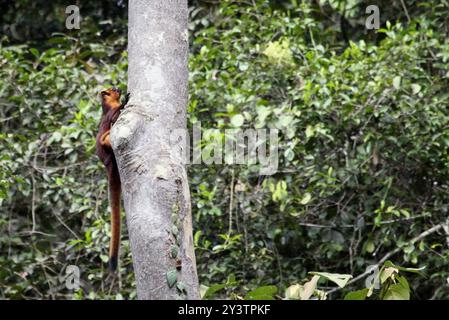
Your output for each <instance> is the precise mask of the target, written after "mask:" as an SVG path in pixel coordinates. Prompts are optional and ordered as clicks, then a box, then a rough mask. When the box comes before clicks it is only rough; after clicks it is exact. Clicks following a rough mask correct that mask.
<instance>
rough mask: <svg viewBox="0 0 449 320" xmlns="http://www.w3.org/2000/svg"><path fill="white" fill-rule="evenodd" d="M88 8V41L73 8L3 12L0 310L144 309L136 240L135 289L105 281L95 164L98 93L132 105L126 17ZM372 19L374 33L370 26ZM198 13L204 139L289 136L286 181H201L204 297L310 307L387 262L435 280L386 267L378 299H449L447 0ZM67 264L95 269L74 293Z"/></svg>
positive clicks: (197, 189)
mask: <svg viewBox="0 0 449 320" xmlns="http://www.w3.org/2000/svg"><path fill="white" fill-rule="evenodd" d="M74 3H76V4H78V5H79V6H80V8H81V14H82V21H81V29H80V30H71V31H69V30H66V29H65V19H66V16H67V15H66V14H65V8H66V6H67V5H69V4H72V3H67V1H60V0H58V1H51V2H48V1H29V0H20V1H0V5H1V7H0V12H1V14H0V21H1V24H0V25H1V30H0V32H1V43H0V67H1V68H0V127H1V132H0V167H1V170H0V204H1V208H0V298H12V299H33V298H52V299H67V298H68V299H71V298H92V299H99V298H105V299H122V298H125V299H133V298H135V287H134V279H133V273H132V264H131V255H130V250H129V244H128V242H127V241H126V239H127V237H126V228H125V230H124V236H123V240H124V241H123V244H122V259H121V266H120V267H121V268H120V272H119V278H118V279H112V278H111V277H107V270H106V269H105V266H106V264H105V262H106V261H107V248H108V240H109V239H108V234H109V222H108V221H109V217H108V214H107V205H108V203H107V200H108V199H107V190H106V187H107V185H106V178H105V175H104V173H103V168H102V166H101V164H100V163H99V161H98V160H97V158H96V156H95V155H94V144H95V140H94V139H95V132H96V129H97V122H98V120H99V117H100V108H99V99H98V92H99V90H100V88H103V87H105V86H109V85H118V86H120V87H122V89H124V90H126V71H127V56H126V51H125V49H126V41H127V39H126V32H127V25H126V17H127V4H126V1H116V2H111V1H106V0H102V1H74ZM370 4H377V5H378V6H379V8H380V13H381V16H380V17H381V29H379V30H378V31H376V30H367V29H366V28H365V19H366V17H367V16H368V15H367V14H366V13H365V8H366V7H367V6H368V5H370ZM189 5H190V8H191V10H190V25H189V29H190V30H189V31H190V43H191V55H190V102H189V110H188V111H189V125H192V124H194V123H196V122H198V121H201V123H202V127H203V129H208V128H220V129H225V128H234V127H242V128H254V127H256V128H265V127H268V128H278V129H280V130H281V135H280V138H281V141H280V164H279V170H278V172H277V173H276V174H275V175H273V176H266V177H263V176H259V175H258V173H257V172H258V170H257V169H258V167H257V166H249V167H248V166H220V165H192V166H190V167H189V178H190V186H191V192H192V202H193V203H192V207H193V212H192V214H193V218H194V224H195V225H194V230H195V245H196V255H197V263H198V273H199V277H200V282H201V285H202V288H203V292H206V289H207V288H209V290H208V291H207V293H206V297H211V298H218V297H222V298H240V297H245V296H246V298H254V297H257V296H258V295H259V296H263V297H265V298H268V297H272V296H274V297H284V296H285V295H287V296H290V297H294V296H297V295H298V292H300V293H299V295H300V297H303V294H304V291H303V290H304V287H302V286H301V285H302V284H304V283H305V282H307V281H310V282H308V283H309V284H310V283H314V282H315V283H314V288H315V286H316V288H317V289H319V290H320V291H317V292H315V294H316V296H318V297H322V294H320V292H321V293H323V292H329V291H331V290H333V289H334V288H336V287H337V286H336V285H335V283H334V282H335V281H334V282H333V281H327V280H326V279H329V278H331V280H332V279H333V280H335V278H332V276H329V275H327V276H326V275H325V276H322V277H321V278H320V279H319V281H318V279H317V278H316V277H312V275H311V274H309V272H311V271H323V272H329V273H338V274H350V275H353V276H354V277H356V276H357V275H359V274H362V273H363V272H364V271H365V269H366V267H367V266H369V265H373V264H376V263H377V262H378V261H380V260H381V259H382V258H383V257H384V256H385V255H386V254H389V253H390V254H391V255H390V256H388V258H389V260H391V261H392V262H393V263H394V264H395V265H399V266H403V267H411V268H422V267H425V269H424V270H422V272H421V273H409V272H406V274H404V276H405V277H406V279H407V280H405V278H404V277H402V276H393V273H395V272H396V273H397V272H399V270H400V272H401V274H402V272H403V271H406V269H400V268H399V267H397V266H394V265H392V264H388V265H387V266H386V267H387V268H390V269H387V271H388V272H389V273H388V274H387V278H388V279H389V280H388V281H387V282H388V286H391V288H394V290H390V291H389V292H387V291H388V288H385V287H383V289H382V290H384V292H382V291H381V292H380V293H376V294H374V295H372V296H371V298H392V297H395V296H396V297H399V298H406V297H407V294H405V293H404V290H403V289H404V288H407V289H408V290H406V291H407V292H409V293H410V295H411V298H414V299H431V298H432V299H448V298H449V286H448V281H449V280H448V279H449V270H448V258H449V232H448V231H447V230H448V228H446V227H441V228H438V229H435V226H438V225H442V224H443V223H444V222H446V221H447V219H448V209H449V201H448V196H449V192H448V191H449V186H448V180H449V109H448V101H449V91H448V87H449V81H448V78H449V41H448V35H449V24H448V19H449V15H448V14H447V13H448V10H449V4H448V2H447V1H428V2H426V1H414V0H407V1H374V3H373V1H363V0H348V1H338V0H324V1H311V0H303V1H300V0H291V1H288V0H283V1H282V0H278V1H259V0H258V1H256V0H254V1H228V0H227V1H205V0H204V1H191V2H190V3H189ZM209 143H212V142H211V141H209V140H208V139H207V138H204V141H203V144H204V145H207V144H209ZM432 228H433V229H432ZM428 230H430V231H432V232H428V233H426V231H428ZM445 230H446V231H445ZM382 262H383V261H382ZM68 265H76V266H78V267H79V268H80V269H81V279H82V284H81V285H82V286H81V289H80V290H79V291H77V292H72V291H71V290H68V289H67V288H65V287H64V276H65V268H66V267H67V266H68ZM391 268H393V269H395V270H396V271H394V270H392V269H391ZM334 277H335V276H334ZM341 278H342V279H346V278H345V276H341ZM382 280H385V279H382ZM317 281H318V282H317ZM363 282H364V281H363V280H361V281H358V282H354V283H352V284H349V285H347V286H346V287H345V288H343V290H339V291H337V290H335V291H332V293H330V294H329V295H328V298H331V299H341V298H343V297H344V296H345V293H346V292H348V291H351V290H352V291H353V290H361V289H363V288H365V285H364V283H363ZM384 282H385V281H383V283H384ZM387 282H385V283H387ZM337 283H338V281H337ZM298 284H299V285H298ZM395 285H396V287H394V286H395ZM408 286H409V287H408ZM287 288H289V289H288V290H287V292H285V289H287ZM248 292H249V294H248ZM353 297H354V296H353Z"/></svg>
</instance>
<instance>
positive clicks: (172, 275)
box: [166, 269, 178, 288]
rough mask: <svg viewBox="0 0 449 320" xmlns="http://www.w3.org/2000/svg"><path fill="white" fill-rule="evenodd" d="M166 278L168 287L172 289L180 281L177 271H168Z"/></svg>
mask: <svg viewBox="0 0 449 320" xmlns="http://www.w3.org/2000/svg"><path fill="white" fill-rule="evenodd" d="M166 277H167V283H168V286H169V287H170V288H172V287H173V286H174V285H175V283H176V281H177V280H178V279H177V278H178V274H177V272H176V269H170V270H169V271H167V274H166Z"/></svg>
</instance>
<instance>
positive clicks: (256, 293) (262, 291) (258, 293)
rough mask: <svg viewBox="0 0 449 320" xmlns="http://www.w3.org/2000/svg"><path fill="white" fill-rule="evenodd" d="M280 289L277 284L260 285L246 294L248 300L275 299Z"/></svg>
mask: <svg viewBox="0 0 449 320" xmlns="http://www.w3.org/2000/svg"><path fill="white" fill-rule="evenodd" d="M277 291H278V288H277V287H276V286H264V287H259V288H257V289H255V290H253V291H250V292H248V294H247V295H246V296H245V299H246V300H274V298H273V296H274V295H275V294H276V292H277Z"/></svg>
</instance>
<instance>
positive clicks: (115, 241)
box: [108, 159, 121, 271]
mask: <svg viewBox="0 0 449 320" xmlns="http://www.w3.org/2000/svg"><path fill="white" fill-rule="evenodd" d="M110 168H111V169H110V170H108V177H109V201H110V203H111V242H110V244H109V270H110V271H115V270H116V269H117V262H118V252H119V247H120V194H121V182H120V175H119V172H118V168H117V163H116V162H115V159H113V163H112V165H111V167H110Z"/></svg>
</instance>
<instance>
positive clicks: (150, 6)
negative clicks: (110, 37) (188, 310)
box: [111, 0, 199, 299]
mask: <svg viewBox="0 0 449 320" xmlns="http://www.w3.org/2000/svg"><path fill="white" fill-rule="evenodd" d="M187 21H188V8H187V0H151V1H148V0H130V1H129V31H128V58H129V68H128V91H129V92H130V94H131V97H130V99H129V102H128V104H127V106H126V107H125V109H124V110H123V111H122V114H121V115H120V117H119V119H118V120H117V122H116V124H115V125H114V127H113V129H112V130H111V142H112V146H113V148H114V153H115V156H116V159H117V163H118V167H119V171H120V177H121V181H122V189H123V198H124V207H125V211H126V219H127V225H128V230H129V237H130V243H131V251H132V255H133V265H134V272H135V275H136V281H137V295H138V298H139V299H199V289H198V277H197V271H196V261H195V255H194V247H193V237H192V218H191V206H190V192H189V186H188V183H187V174H186V168H185V165H184V159H183V152H185V150H183V146H182V145H179V144H174V143H172V142H173V141H171V138H173V134H174V133H176V132H178V131H179V129H182V130H186V107H187V100H188V65H187V62H188V33H187ZM182 130H181V131H182ZM179 139H181V136H179Z"/></svg>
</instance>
